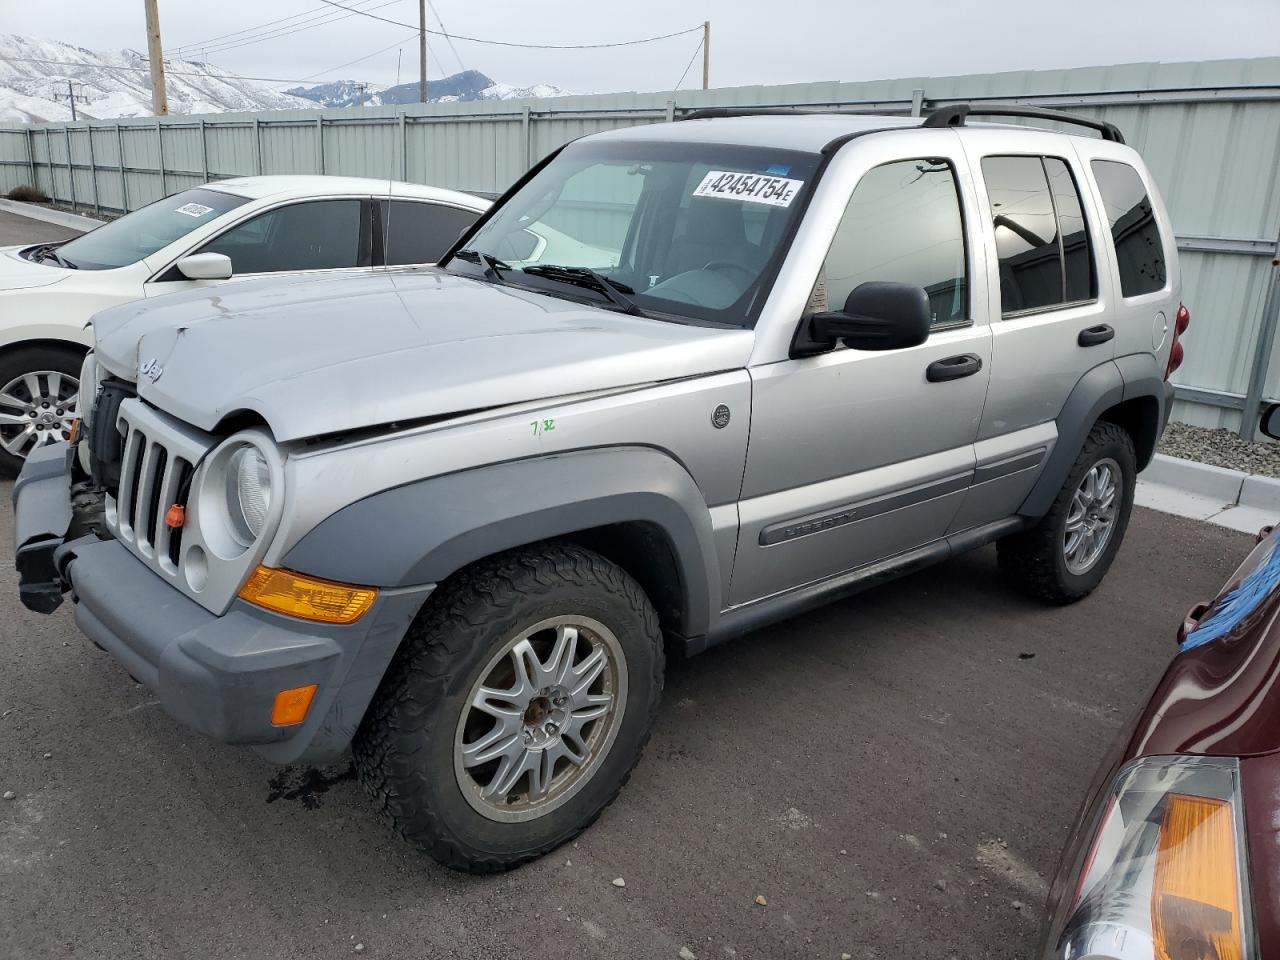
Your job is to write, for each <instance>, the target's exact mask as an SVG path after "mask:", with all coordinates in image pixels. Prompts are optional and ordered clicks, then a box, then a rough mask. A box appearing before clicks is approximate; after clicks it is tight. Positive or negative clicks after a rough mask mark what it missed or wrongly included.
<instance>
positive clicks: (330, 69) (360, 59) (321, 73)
mask: <svg viewBox="0 0 1280 960" xmlns="http://www.w3.org/2000/svg"><path fill="white" fill-rule="evenodd" d="M417 35H418V34H417V31H414V32H413V33H412V34H410V35H409V36H407V37H405V38H403V39H401V40H397V41H396V42H395V43H390V44H387V46H385V47H383V48H382V49H381V50H375V51H373V53H366V54H365V55H364V56H363V57H357V58H356V59H355V60H348V61H347V62H346V63H340V64H338V65H337V66H336V67H327V68H326V69H324V70H321V71H319V72H318V73H313V74H312V75H311V76H309V77H304V78H303V80H314V79H315V78H316V77H323V76H324V75H325V74H326V73H334V72H336V71H338V70H342V69H344V68H346V67H349V66H351V65H352V64H356V63H363V62H364V61H365V60H368V59H369V58H370V57H376V56H377V55H378V54H380V53H386V52H387V51H388V50H394V49H395V48H396V47H398V46H400V45H401V44H404V43H408V42H409V41H410V40H412V39H413V38H414V37H416V36H417ZM298 82H299V83H301V82H303V81H298Z"/></svg>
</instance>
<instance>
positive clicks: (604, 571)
mask: <svg viewBox="0 0 1280 960" xmlns="http://www.w3.org/2000/svg"><path fill="white" fill-rule="evenodd" d="M663 667H664V661H663V647H662V633H661V630H660V628H659V624H658V617H657V614H656V613H655V612H654V609H653V606H652V605H651V604H650V603H649V600H648V598H647V597H646V596H645V594H644V592H643V591H642V590H641V589H640V586H639V584H637V583H636V582H635V580H634V579H632V578H631V577H630V576H629V575H628V574H627V573H626V572H625V571H624V570H622V569H621V568H620V567H618V566H616V565H615V564H612V563H610V562H609V561H608V560H606V559H604V558H603V557H601V556H600V555H598V554H596V553H593V552H591V551H589V550H586V549H583V548H581V547H577V546H573V545H570V544H554V543H553V544H545V545H542V546H539V547H535V548H528V549H524V550H519V551H515V552H512V553H509V554H504V555H502V556H499V557H495V558H493V559H491V560H487V561H482V562H481V563H479V564H477V565H476V566H474V567H472V568H471V569H469V570H467V571H465V572H464V573H462V574H461V575H459V576H458V577H456V578H455V579H453V580H451V581H449V582H447V583H446V584H445V585H444V586H443V587H442V588H441V590H440V592H439V593H438V594H437V596H435V597H433V598H432V599H431V601H429V602H428V605H427V607H426V608H424V609H423V610H422V612H421V613H420V614H419V615H418V617H417V619H416V620H415V621H414V623H413V625H412V626H411V627H410V628H409V631H408V634H407V635H406V636H405V638H404V641H403V642H402V643H401V645H400V650H399V651H398V653H397V655H396V657H395V660H394V661H393V663H392V665H391V667H390V669H389V670H388V673H387V676H386V678H385V679H384V680H383V683H382V687H381V688H380V689H379V691H378V694H377V696H376V697H375V698H374V701H373V704H372V705H371V706H370V708H369V711H368V713H367V714H366V716H365V719H364V722H363V723H362V724H361V727H360V730H359V732H358V733H357V735H356V738H355V741H354V743H353V751H354V754H355V760H356V770H357V772H358V775H359V778H360V782H361V783H362V784H363V785H364V787H365V789H366V790H367V791H368V792H369V794H370V795H371V796H372V798H373V800H374V803H375V804H376V805H377V807H378V811H379V813H380V815H381V816H382V817H383V819H385V820H386V821H387V822H389V823H390V825H391V826H392V828H393V829H395V830H396V832H398V833H399V834H400V835H401V836H403V837H404V838H405V839H407V840H409V841H410V842H411V843H413V844H415V845H417V846H418V847H420V848H421V849H423V850H425V851H426V852H427V853H429V854H430V855H431V856H432V857H434V858H435V859H436V860H438V861H439V862H440V863H442V864H444V865H445V866H448V867H452V868H454V869H457V870H465V871H467V872H470V873H494V872H498V871H502V870H509V869H511V868H512V867H515V866H518V865H519V864H522V863H525V862H526V861H529V860H532V859H534V858H536V857H539V856H541V855H543V854H544V853H547V852H549V851H551V850H553V849H555V848H556V847H558V846H560V845H561V844H562V843H565V842H566V841H568V840H571V839H572V838H573V837H575V836H577V835H578V834H579V833H580V832H582V830H584V829H585V828H586V827H587V826H589V825H590V824H591V823H592V822H593V821H594V820H595V819H596V817H598V816H599V815H600V813H601V811H603V810H604V808H605V807H606V806H608V805H609V803H611V802H612V801H613V799H614V798H615V797H616V796H617V794H618V791H619V790H620V789H621V788H622V786H623V784H624V783H626V781H627V779H628V777H629V776H630V774H631V771H632V769H633V768H634V767H635V765H636V763H637V762H638V760H639V758H640V753H641V750H642V749H643V747H644V745H645V743H646V741H647V740H648V739H649V734H650V732H651V730H652V727H653V721H654V718H655V716H656V713H657V709H658V701H659V698H660V695H661V692H662V680H663ZM579 671H581V672H579ZM588 678H590V679H588ZM498 693H503V694H507V696H506V697H502V696H497V695H496V694H498ZM606 700H607V701H608V703H607V705H605V701H606ZM593 714H594V716H593ZM589 716H590V717H592V718H591V719H585V720H584V719H583V718H584V717H589ZM490 725H492V726H491V727H490ZM489 755H492V756H489ZM520 771H523V772H520ZM507 781H509V786H508V785H507Z"/></svg>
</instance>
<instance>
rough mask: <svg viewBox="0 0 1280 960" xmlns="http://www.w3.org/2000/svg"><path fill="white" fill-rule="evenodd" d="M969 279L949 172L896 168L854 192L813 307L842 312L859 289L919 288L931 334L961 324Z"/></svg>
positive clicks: (925, 163)
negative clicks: (881, 285)
mask: <svg viewBox="0 0 1280 960" xmlns="http://www.w3.org/2000/svg"><path fill="white" fill-rule="evenodd" d="M966 273H967V272H966V269H965V248H964V222H963V220H962V219H961V216H960V194H959V191H958V188H957V187H956V178H955V172H954V171H953V170H952V169H951V165H950V164H949V163H947V162H946V161H945V160H930V159H924V160H899V161H896V162H894V163H886V164H884V165H883V166H880V167H876V168H875V169H874V170H871V171H869V172H868V173H867V174H866V175H865V176H864V177H863V178H862V180H861V181H859V183H858V186H857V188H855V189H854V191H853V196H852V197H850V198H849V205H848V207H846V208H845V212H844V218H843V219H842V220H841V221H840V226H839V227H838V228H837V229H836V235H835V239H834V240H833V241H832V242H831V250H830V252H828V254H827V260H826V263H825V265H824V274H823V277H822V278H820V279H819V281H818V286H817V288H815V291H814V300H813V304H814V306H815V307H816V308H817V309H818V310H827V309H832V310H839V309H842V308H843V307H844V302H845V300H846V299H847V298H848V296H849V294H850V292H851V291H852V290H853V289H854V287H857V286H858V285H859V284H862V283H866V282H868V281H870V280H891V281H896V282H898V283H911V284H915V285H916V286H920V287H923V288H924V290H925V293H927V294H928V295H929V306H930V308H931V310H932V313H933V324H934V326H945V325H947V324H952V323H964V322H967V321H968V286H967V281H966ZM824 282H825V289H824Z"/></svg>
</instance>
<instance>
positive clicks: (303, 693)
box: [271, 683, 319, 727]
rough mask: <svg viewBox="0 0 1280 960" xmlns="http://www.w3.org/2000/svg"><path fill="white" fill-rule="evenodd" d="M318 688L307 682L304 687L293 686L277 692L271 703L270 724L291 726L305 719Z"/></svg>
mask: <svg viewBox="0 0 1280 960" xmlns="http://www.w3.org/2000/svg"><path fill="white" fill-rule="evenodd" d="M318 689H319V688H318V687H317V686H316V685H315V684H314V683H309V684H307V685H306V686H305V687H293V688H292V689H289V690H281V691H280V692H279V693H277V694H276V700H275V703H273V704H272V705H271V725H272V726H275V727H291V726H294V725H295V724H299V723H301V722H302V721H303V720H305V719H307V711H308V710H310V709H311V700H312V698H313V697H315V695H316V690H318Z"/></svg>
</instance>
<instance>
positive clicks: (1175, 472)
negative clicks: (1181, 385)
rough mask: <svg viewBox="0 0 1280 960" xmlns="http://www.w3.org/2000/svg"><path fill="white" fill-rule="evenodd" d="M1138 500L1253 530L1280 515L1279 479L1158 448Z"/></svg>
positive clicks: (1140, 483)
mask: <svg viewBox="0 0 1280 960" xmlns="http://www.w3.org/2000/svg"><path fill="white" fill-rule="evenodd" d="M1135 502H1136V503H1138V505H1139V506H1144V507H1151V508H1152V509H1155V510H1162V511H1164V512H1165V513H1173V514H1177V515H1178V516H1182V517H1191V518H1194V519H1196V520H1207V521H1209V522H1210V523H1216V524H1218V525H1219V526H1224V527H1231V528H1232V529H1234V530H1241V531H1244V532H1246V533H1253V532H1255V531H1257V530H1258V528H1260V527H1262V526H1264V525H1266V524H1269V523H1274V522H1275V521H1277V520H1280V480H1275V479H1272V478H1271V477H1261V476H1256V475H1254V474H1248V473H1245V472H1244V471H1243V470H1228V469H1226V468H1224V467H1215V466H1211V465H1209V464H1207V463H1198V462H1197V461H1195V460H1183V459H1180V458H1179V457H1169V456H1165V455H1164V454H1160V453H1158V454H1156V455H1155V456H1154V457H1153V458H1152V460H1151V464H1150V465H1149V466H1148V467H1147V469H1146V470H1144V471H1142V474H1141V475H1140V476H1139V478H1138V496H1137V497H1136V499H1135Z"/></svg>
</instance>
